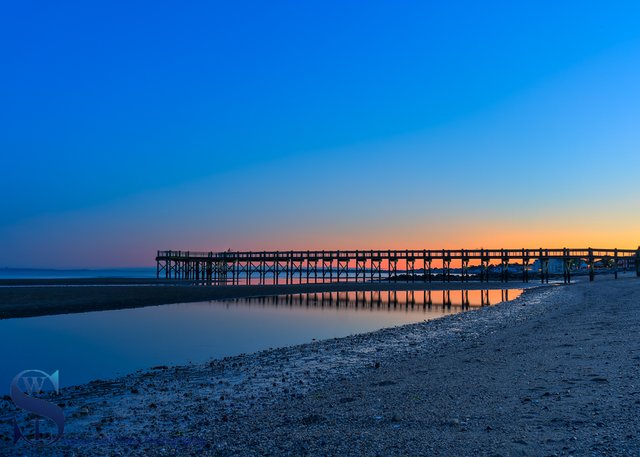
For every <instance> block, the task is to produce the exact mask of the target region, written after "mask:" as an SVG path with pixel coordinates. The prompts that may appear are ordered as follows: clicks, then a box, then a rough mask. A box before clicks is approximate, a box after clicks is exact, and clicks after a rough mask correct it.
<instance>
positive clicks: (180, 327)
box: [0, 289, 522, 386]
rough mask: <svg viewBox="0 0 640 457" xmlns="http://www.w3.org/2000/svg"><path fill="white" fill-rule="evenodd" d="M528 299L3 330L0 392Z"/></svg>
mask: <svg viewBox="0 0 640 457" xmlns="http://www.w3.org/2000/svg"><path fill="white" fill-rule="evenodd" d="M521 292H522V290H516V289H511V290H482V291H481V290H469V291H461V290H453V291H408V292H407V291H398V292H393V291H391V292H377V291H373V292H371V291H367V292H325V293H316V294H313V293H310V294H299V295H283V296H273V297H256V298H243V299H236V300H221V301H211V302H199V303H181V304H174V305H162V306H153V307H146V308H137V309H124V310H115V311H99V312H89V313H78V314H67V315H57V316H42V317H32V318H24V319H6V320H0V346H1V347H4V348H11V349H10V350H7V351H5V352H4V353H3V359H2V363H1V364H0V385H2V386H9V383H10V381H11V379H12V378H13V376H15V375H16V374H17V373H19V372H20V371H22V370H25V369H40V370H44V371H46V372H49V373H52V372H54V371H56V370H60V382H61V385H63V386H67V385H73V384H80V383H84V382H88V381H91V380H93V379H97V378H111V377H115V376H118V375H122V374H126V373H129V372H132V371H135V370H136V369H140V368H148V367H152V366H154V365H174V364H185V363H189V362H196V363H197V362H204V361H206V360H208V359H210V358H221V357H226V356H231V355H237V354H241V353H251V352H256V351H260V350H264V349H268V348H272V347H282V346H288V345H293V344H301V343H308V342H311V341H312V340H314V339H315V340H320V339H327V338H337V337H344V336H348V335H352V334H356V333H364V332H370V331H374V330H378V329H381V328H385V327H391V326H395V325H403V324H409V323H414V322H421V321H424V320H428V319H436V318H439V317H442V316H443V315H446V314H454V313H458V312H462V311H464V310H466V309H469V308H472V307H476V306H483V305H484V306H486V305H489V304H495V303H497V302H500V301H504V300H508V299H514V298H516V297H517V296H519V295H520V293H521Z"/></svg>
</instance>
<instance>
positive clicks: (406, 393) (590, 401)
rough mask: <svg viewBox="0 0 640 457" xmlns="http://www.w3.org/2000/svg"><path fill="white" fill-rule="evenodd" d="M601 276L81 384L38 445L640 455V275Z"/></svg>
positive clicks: (88, 450)
mask: <svg viewBox="0 0 640 457" xmlns="http://www.w3.org/2000/svg"><path fill="white" fill-rule="evenodd" d="M599 279H600V280H599V281H597V282H594V283H588V282H585V283H580V284H574V285H571V286H551V287H541V288H536V289H533V290H528V291H525V292H524V294H523V295H522V296H521V297H520V298H518V299H516V300H514V301H512V302H509V303H504V304H500V305H497V306H492V307H486V308H480V309H476V310H472V311H469V312H466V313H463V314H458V315H452V316H447V317H444V318H442V319H438V320H435V321H428V322H424V323H418V324H412V325H406V326H401V327H395V328H390V329H384V330H380V331H377V332H372V333H368V334H363V335H355V336H352V337H347V338H341V339H334V340H327V341H319V342H315V343H311V344H305V345H301V346H294V347H287V348H281V349H274V350H268V351H263V352H259V353H256V354H250V355H241V356H238V357H231V358H226V359H224V360H214V361H212V362H210V363H207V364H202V365H188V366H184V367H157V368H156V369H153V370H147V371H141V372H138V373H135V374H132V375H130V376H126V377H123V378H120V379H117V380H114V381H112V382H102V381H96V382H94V383H90V384H87V385H85V386H80V387H78V388H74V389H66V390H64V391H63V392H62V396H61V397H60V398H59V399H58V400H57V401H59V402H60V404H62V405H64V409H65V416H66V417H67V429H66V436H65V438H64V440H63V441H62V442H61V443H58V444H56V445H54V446H53V447H50V448H45V449H43V450H41V453H40V454H39V455H61V454H56V453H64V455H223V456H226V455H238V456H240V455H336V456H343V455H354V456H356V455H357V456H362V455H363V456H377V455H385V456H386V455H390V456H396V455H397V456H401V455H443V456H449V455H452V456H453V455H455V456H467V455H468V456H476V455H487V456H489V455H491V456H497V455H536V456H538V455H541V456H546V455H549V456H551V455H594V456H600V455H607V456H609V455H614V456H618V455H619V456H627V455H629V456H631V455H634V456H637V455H638V454H639V453H640V435H639V432H638V430H640V415H639V413H640V385H639V382H638V379H639V375H640V337H639V336H638V328H639V326H640V307H639V305H640V280H638V279H636V278H627V279H620V280H618V281H614V280H608V279H604V278H602V279H601V278H599ZM10 411H11V406H10V404H9V403H8V402H6V401H5V402H3V403H2V406H0V417H2V416H3V415H4V416H5V417H8V416H7V415H8V413H10ZM9 433H10V422H9V421H8V419H5V420H4V421H3V420H0V443H1V442H2V440H3V439H4V441H5V443H7V444H6V447H5V449H4V450H6V451H7V452H6V453H8V454H11V453H14V454H15V455H18V454H24V451H25V449H26V448H25V447H24V446H21V447H20V448H12V447H10V444H8V440H9ZM0 446H1V444H0Z"/></svg>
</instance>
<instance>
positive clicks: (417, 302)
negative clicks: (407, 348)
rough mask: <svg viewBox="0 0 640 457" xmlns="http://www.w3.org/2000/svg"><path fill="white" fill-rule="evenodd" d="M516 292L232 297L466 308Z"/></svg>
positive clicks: (329, 304)
mask: <svg viewBox="0 0 640 457" xmlns="http://www.w3.org/2000/svg"><path fill="white" fill-rule="evenodd" d="M520 294H522V289H490V290H419V291H415V290H408V291H357V292H315V293H307V294H289V295H277V296H266V297H250V298H241V299H236V300H232V301H233V302H237V303H239V302H242V303H247V304H252V303H253V304H255V303H260V304H263V305H267V304H268V305H273V306H279V305H289V306H293V305H298V306H301V307H307V308H309V307H314V308H317V307H320V308H323V307H335V308H338V309H340V308H346V309H371V310H375V309H378V310H380V309H385V308H386V309H389V310H391V309H394V310H398V309H406V310H409V309H411V310H416V309H419V308H422V309H432V308H434V307H441V308H446V309H452V308H453V309H460V310H466V309H469V308H471V307H475V306H489V305H491V304H495V303H499V302H503V301H509V300H513V299H516V298H518V297H519V296H520Z"/></svg>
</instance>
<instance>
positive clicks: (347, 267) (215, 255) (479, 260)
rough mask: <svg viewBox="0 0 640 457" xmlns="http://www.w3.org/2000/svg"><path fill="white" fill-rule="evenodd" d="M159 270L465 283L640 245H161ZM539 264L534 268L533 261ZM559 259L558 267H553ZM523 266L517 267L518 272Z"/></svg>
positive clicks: (579, 266)
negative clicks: (199, 248)
mask: <svg viewBox="0 0 640 457" xmlns="http://www.w3.org/2000/svg"><path fill="white" fill-rule="evenodd" d="M156 263H157V277H158V278H168V279H187V280H195V281H196V282H201V283H204V284H212V285H215V284H252V283H256V282H257V283H258V284H270V283H273V284H299V283H303V284H304V283H326V282H369V281H383V280H388V281H407V282H416V281H423V282H431V281H443V282H451V280H452V279H454V280H457V281H461V282H465V281H469V280H470V279H474V280H480V281H481V282H483V281H487V282H488V281H495V280H499V281H502V282H507V281H509V280H510V279H521V280H522V281H523V282H529V280H530V279H539V280H540V281H541V282H547V283H548V282H549V278H550V277H551V276H553V277H560V276H562V278H563V280H564V282H565V283H570V282H571V277H572V275H575V274H585V275H588V276H589V279H590V280H591V281H593V279H594V277H595V274H596V271H597V270H600V271H606V272H612V273H613V274H614V275H615V277H616V278H617V277H618V272H619V271H628V270H635V272H636V276H640V249H637V250H636V249H615V248H614V249H595V248H583V249H570V248H562V249H543V248H538V249H442V250H433V249H423V250H344V251H343V250H337V251H256V252H252V251H225V252H193V251H158V254H157V257H156ZM533 264H535V265H536V268H535V271H534V269H533V268H532V265H533ZM550 265H553V268H550ZM514 268H516V270H517V271H515V272H514V271H513V269H514Z"/></svg>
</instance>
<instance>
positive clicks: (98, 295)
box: [0, 279, 535, 319]
mask: <svg viewBox="0 0 640 457" xmlns="http://www.w3.org/2000/svg"><path fill="white" fill-rule="evenodd" d="M532 284H535V283H529V284H528V285H529V286H530V285H532ZM425 286H428V287H429V288H431V289H433V290H440V289H459V288H465V289H506V288H521V287H524V284H523V283H522V282H518V281H514V282H509V283H499V282H495V283H479V282H467V283H461V282H450V283H443V282H433V283H431V284H428V283H423V282H415V283H405V282H375V283H358V284H356V283H348V284H347V283H331V284H295V285H284V284H279V285H266V286H260V285H237V286H199V285H193V284H192V283H191V282H189V281H171V280H156V279H75V280H69V279H60V280H55V279H49V280H31V279H26V280H0V319H7V318H13V317H33V316H45V315H51V314H68V313H82V312H87V311H105V310H110V309H124V308H139V307H143V306H154V305H166V304H169V303H188V302H198V301H208V300H221V299H226V298H240V297H254V296H261V295H280V294H292V293H308V292H328V291H352V290H412V289H413V290H422V289H424V288H425Z"/></svg>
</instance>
